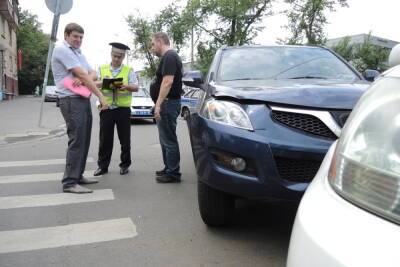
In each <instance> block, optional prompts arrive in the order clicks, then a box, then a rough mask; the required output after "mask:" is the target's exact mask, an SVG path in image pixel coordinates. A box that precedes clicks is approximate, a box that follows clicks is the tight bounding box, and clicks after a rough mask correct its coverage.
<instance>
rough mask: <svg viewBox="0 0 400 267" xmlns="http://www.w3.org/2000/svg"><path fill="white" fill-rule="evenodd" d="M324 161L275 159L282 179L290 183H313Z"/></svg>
mask: <svg viewBox="0 0 400 267" xmlns="http://www.w3.org/2000/svg"><path fill="white" fill-rule="evenodd" d="M321 163H322V161H317V160H304V159H290V158H284V157H275V164H276V167H277V168H278V172H279V176H280V177H281V179H284V180H287V181H290V182H311V180H312V179H313V178H314V176H315V175H316V174H317V172H318V169H319V167H320V166H321Z"/></svg>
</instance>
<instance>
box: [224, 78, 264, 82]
mask: <svg viewBox="0 0 400 267" xmlns="http://www.w3.org/2000/svg"><path fill="white" fill-rule="evenodd" d="M251 80H262V78H237V79H230V80H222V81H223V82H230V81H251Z"/></svg>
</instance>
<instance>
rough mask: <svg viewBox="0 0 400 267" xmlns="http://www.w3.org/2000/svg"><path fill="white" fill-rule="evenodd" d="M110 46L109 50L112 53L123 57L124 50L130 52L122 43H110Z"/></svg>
mask: <svg viewBox="0 0 400 267" xmlns="http://www.w3.org/2000/svg"><path fill="white" fill-rule="evenodd" d="M110 45H111V46H112V48H111V52H112V53H118V54H121V55H125V52H126V50H130V48H129V46H127V45H124V44H122V43H110Z"/></svg>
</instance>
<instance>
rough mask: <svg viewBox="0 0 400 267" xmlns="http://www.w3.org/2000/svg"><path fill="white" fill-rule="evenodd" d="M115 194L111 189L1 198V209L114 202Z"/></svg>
mask: <svg viewBox="0 0 400 267" xmlns="http://www.w3.org/2000/svg"><path fill="white" fill-rule="evenodd" d="M113 199H114V194H113V192H112V190H111V189H102V190H94V191H93V193H90V194H71V193H60V194H43V195H28V196H26V195H25V196H9V197H0V210H1V209H15V208H28V207H29V208H30V207H43V206H57V205H67V204H76V203H85V202H94V201H103V200H113ZM0 242H1V241H0Z"/></svg>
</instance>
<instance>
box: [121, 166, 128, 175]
mask: <svg viewBox="0 0 400 267" xmlns="http://www.w3.org/2000/svg"><path fill="white" fill-rule="evenodd" d="M128 172H129V168H128V167H121V169H120V170H119V174H121V175H125V174H127V173H128Z"/></svg>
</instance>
